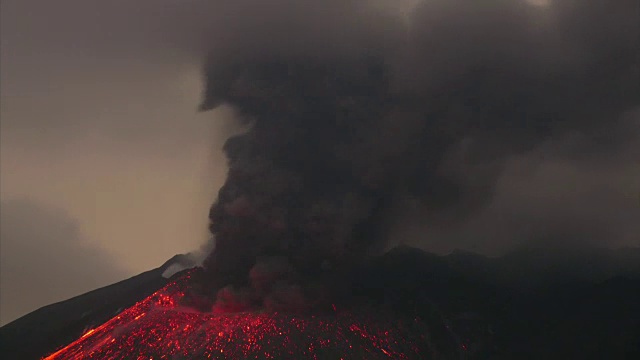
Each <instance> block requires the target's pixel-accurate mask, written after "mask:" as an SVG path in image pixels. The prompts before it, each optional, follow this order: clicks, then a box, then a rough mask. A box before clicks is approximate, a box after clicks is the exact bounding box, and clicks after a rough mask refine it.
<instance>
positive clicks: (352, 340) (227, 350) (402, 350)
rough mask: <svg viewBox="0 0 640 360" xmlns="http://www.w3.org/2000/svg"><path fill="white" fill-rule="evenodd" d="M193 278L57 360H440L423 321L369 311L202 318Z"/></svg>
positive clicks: (116, 320) (68, 348)
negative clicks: (190, 301)
mask: <svg viewBox="0 0 640 360" xmlns="http://www.w3.org/2000/svg"><path fill="white" fill-rule="evenodd" d="M192 275H193V271H192V272H188V273H186V274H185V275H183V276H182V277H179V278H178V279H177V280H175V281H173V282H171V283H169V284H168V285H167V286H165V287H164V288H162V289H160V290H159V291H157V292H156V293H154V294H153V295H151V296H149V297H148V298H146V299H145V300H143V301H141V302H139V303H137V304H136V305H134V306H133V307H131V308H129V309H127V310H125V311H123V312H122V313H120V314H119V315H117V316H116V317H114V318H112V319H111V320H109V321H107V322H106V323H104V324H102V325H100V326H98V327H96V328H94V329H91V330H88V331H87V332H86V333H85V334H84V335H82V336H81V337H80V338H79V339H77V340H76V341H74V342H73V343H71V344H69V345H67V346H66V347H64V348H62V349H60V350H58V351H57V352H55V353H53V354H51V355H49V356H48V357H46V358H45V359H46V360H54V359H249V358H251V359H423V358H429V359H431V358H439V356H438V354H435V353H434V351H433V350H431V349H433V346H432V345H431V340H430V338H429V332H428V331H427V328H426V326H425V324H424V323H423V322H422V320H421V319H420V318H417V317H411V318H407V317H406V316H405V317H404V318H398V316H397V314H393V313H392V312H385V311H380V309H375V310H374V309H367V308H366V307H365V308H362V309H360V310H358V311H351V310H340V309H335V310H334V311H333V312H332V313H325V314H320V315H314V316H307V315H295V314H292V313H277V312H271V313H268V312H234V313H221V312H199V311H196V310H194V309H192V308H189V307H186V306H183V305H181V303H182V301H183V298H184V297H185V291H186V290H187V289H188V287H189V286H190V282H191V278H192Z"/></svg>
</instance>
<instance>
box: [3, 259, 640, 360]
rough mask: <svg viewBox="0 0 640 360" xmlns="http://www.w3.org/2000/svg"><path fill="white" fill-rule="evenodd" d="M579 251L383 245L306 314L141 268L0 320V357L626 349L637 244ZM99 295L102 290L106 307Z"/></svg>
mask: <svg viewBox="0 0 640 360" xmlns="http://www.w3.org/2000/svg"><path fill="white" fill-rule="evenodd" d="M542 255H544V256H545V257H549V256H550V255H553V257H555V258H556V259H557V261H556V263H555V265H554V264H548V263H547V264H541V265H539V266H541V267H544V268H545V269H546V270H547V273H546V276H547V277H546V278H544V279H538V281H537V282H536V281H532V280H531V279H532V275H531V274H540V273H541V271H538V270H536V269H534V268H532V267H531V265H530V264H531V263H532V262H533V261H532V260H534V259H537V258H539V257H540V256H542ZM592 255H593V254H592ZM580 258H582V259H588V260H589V261H588V262H589V264H590V266H589V269H590V270H591V272H590V274H589V275H588V276H583V277H581V278H578V277H576V276H575V269H578V268H580V266H579V263H580V261H578V260H579V259H578V260H576V259H575V256H574V263H578V265H571V266H568V265H567V264H568V261H567V260H566V256H564V255H562V254H556V253H552V252H550V251H527V252H518V253H514V254H511V255H508V256H505V257H502V258H498V259H488V258H484V257H481V256H479V255H475V254H469V253H454V254H452V255H449V256H436V255H431V254H428V253H424V252H422V251H420V250H416V249H411V248H396V249H394V250H392V251H390V252H389V253H387V254H386V255H384V256H382V257H380V258H378V259H376V260H374V261H372V262H371V263H369V264H368V265H367V266H365V267H363V268H362V269H361V270H360V272H359V273H357V274H355V275H353V279H352V283H353V286H352V288H351V289H350V290H351V292H352V295H353V298H354V299H357V300H355V301H351V302H345V303H344V304H342V305H341V304H336V307H335V309H333V308H332V309H330V311H328V312H322V313H315V314H296V313H272V312H264V311H263V312H244V313H235V314H221V313H214V312H212V311H201V310H200V311H198V310H194V309H193V303H194V301H193V299H191V300H189V296H188V291H185V289H188V288H189V286H188V285H189V281H192V280H190V278H193V277H194V275H196V277H197V273H198V271H200V270H198V269H195V270H188V271H185V272H181V273H178V274H176V275H174V276H173V277H172V278H171V279H169V280H167V279H164V278H162V277H161V273H159V272H155V273H153V274H155V277H153V276H151V275H152V274H150V273H145V274H146V275H145V276H146V277H147V280H145V281H148V282H147V287H146V288H145V287H144V286H142V285H143V284H144V283H145V281H141V280H142V279H141V278H140V277H135V278H132V279H130V280H127V281H124V282H121V283H118V284H115V285H112V286H110V287H107V288H104V289H99V290H96V291H94V292H91V293H88V294H85V295H82V296H80V297H77V298H74V299H71V300H68V301H66V302H62V303H59V304H54V305H50V306H47V307H45V308H42V309H40V310H38V311H36V312H34V313H32V314H29V315H27V316H25V317H23V318H21V319H18V320H16V321H14V322H13V323H10V324H8V325H6V326H4V327H2V328H0V335H1V340H2V346H1V347H0V352H1V355H2V358H3V359H40V358H43V357H48V358H50V359H82V358H95V359H129V358H140V356H142V358H145V359H148V358H151V356H153V358H167V359H189V358H191V359H200V358H203V357H204V358H206V356H208V355H211V358H220V359H244V358H256V357H257V358H275V359H286V358H313V356H314V355H315V356H316V358H319V359H334V358H335V359H340V358H343V359H348V358H358V359H378V358H389V359H394V358H406V359H423V358H445V359H458V358H467V359H486V358H492V359H543V358H545V359H556V358H583V359H602V358H610V359H628V358H629V359H633V358H637V355H640V346H639V344H638V340H637V339H640V281H639V280H638V279H640V276H639V275H640V272H638V269H637V266H635V267H634V264H638V263H640V262H638V252H637V250H636V251H633V250H632V249H631V250H629V249H628V250H627V251H608V252H607V251H602V252H600V253H599V255H597V256H595V255H593V256H589V257H587V256H581V257H580ZM621 258H624V259H623V260H624V261H623V260H621ZM612 264H615V266H613V265H612ZM567 269H570V270H572V271H573V273H571V272H567V271H566V270H567ZM598 269H600V270H598ZM505 274H509V275H508V277H509V279H508V281H507V280H505V277H506V275H505ZM518 274H519V275H518ZM143 275H144V274H143ZM141 276H142V275H141ZM150 278H153V279H154V280H153V281H149V279H150ZM538 278H542V276H538ZM154 282H155V283H154ZM524 284H534V285H531V286H529V287H524V286H523V285H524ZM126 288H129V289H132V288H136V291H130V292H129V293H126V292H125V291H124V289H126ZM145 292H146V293H145ZM116 293H119V294H121V297H120V298H117V297H114V295H113V294H116ZM96 294H99V295H100V296H97V295H96ZM110 294H111V295H110ZM98 298H102V299H103V301H104V302H107V300H108V299H111V300H110V301H111V302H110V306H111V309H108V310H109V311H107V309H106V308H105V307H104V306H102V305H100V304H101V303H100V302H99V301H97V299H98ZM126 303H128V304H129V306H130V305H132V306H130V307H128V306H125V304H126ZM187 304H191V305H190V306H187ZM119 308H122V309H120V310H118V309H119ZM123 309H124V310H123ZM82 314H85V316H84V317H81V316H80V315H82Z"/></svg>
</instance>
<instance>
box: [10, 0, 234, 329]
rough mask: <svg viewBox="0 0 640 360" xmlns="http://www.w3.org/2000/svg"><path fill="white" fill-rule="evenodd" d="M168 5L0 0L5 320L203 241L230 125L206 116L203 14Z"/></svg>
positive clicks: (89, 0) (147, 0)
mask: <svg viewBox="0 0 640 360" xmlns="http://www.w3.org/2000/svg"><path fill="white" fill-rule="evenodd" d="M162 3H165V4H167V5H172V4H173V5H175V4H177V3H182V2H179V1H168V0H160V1H156V0H141V1H138V0H136V1H118V0H116V1H98V0H61V1H55V2H52V1H46V0H7V1H5V0H3V1H2V9H1V11H0V13H1V16H2V18H1V21H0V24H1V27H2V28H1V31H0V34H1V49H2V52H1V59H0V60H1V62H0V64H1V68H0V69H1V74H0V78H1V79H2V82H1V89H0V93H1V94H2V97H1V101H2V103H1V108H0V110H1V113H0V116H1V120H2V121H1V131H0V134H1V135H0V136H1V138H0V144H1V145H0V155H1V159H0V160H1V161H0V166H1V167H0V174H1V178H0V184H1V198H2V204H1V206H2V209H1V213H2V224H1V227H2V237H1V241H2V243H1V246H2V263H1V264H2V281H1V286H2V291H1V292H0V293H1V294H2V295H1V296H2V298H1V299H2V303H1V307H0V316H1V318H0V322H1V323H6V322H7V321H8V320H11V319H14V318H15V317H16V316H18V315H21V314H24V313H25V312H27V311H30V310H34V309H35V308H37V307H39V306H42V305H45V304H47V303H50V302H52V301H58V300H63V299H65V298H68V297H69V296H72V295H76V294H80V293H82V292H85V291H88V290H92V289H94V288H95V287H97V286H100V285H106V284H108V283H110V282H113V281H116V280H121V279H122V278H124V277H125V276H131V275H135V274H137V273H140V272H142V271H145V270H148V269H151V268H154V267H156V266H159V265H161V264H162V263H163V262H164V261H165V260H167V259H169V258H170V257H171V256H172V255H174V254H176V253H183V252H187V251H191V250H193V249H197V248H198V247H199V246H201V245H202V244H203V243H204V242H205V240H206V239H207V230H206V226H207V213H208V207H209V205H210V203H211V202H212V201H213V200H214V198H215V194H216V192H217V188H218V187H219V186H220V184H221V183H222V181H223V179H224V175H225V171H226V165H225V164H226V163H225V160H224V158H223V157H222V154H221V152H220V147H221V146H222V143H223V140H224V138H225V137H226V135H224V134H226V133H228V130H229V128H230V125H229V124H231V122H230V121H225V118H227V117H228V116H225V114H224V111H222V112H217V113H205V114H202V113H201V114H198V113H197V112H196V110H197V107H198V104H199V101H200V97H201V96H200V93H201V91H202V89H201V87H202V85H201V71H200V63H201V61H202V56H201V54H200V53H199V52H198V50H197V47H194V46H191V45H188V44H187V42H188V41H190V40H192V39H193V37H192V36H191V34H193V32H192V29H189V26H191V25H193V23H188V22H184V21H183V22H182V23H181V24H180V23H176V22H175V21H174V20H175V19H170V18H167V17H168V15H171V12H170V9H166V11H164V10H162V7H160V8H158V11H157V12H153V11H152V8H151V6H150V5H152V4H155V5H158V4H160V5H161V4H162ZM147 9H150V11H149V12H147V11H146V10H147ZM163 14H164V15H163ZM165 15H166V16H165ZM181 26H183V27H182V28H181ZM160 28H165V29H167V30H170V31H167V32H161V31H159V30H158V29H160ZM182 30H184V33H183V35H180V34H179V32H180V31H182ZM185 34H189V36H187V35H185ZM170 35H171V36H175V38H171V36H170ZM214 118H218V119H216V120H217V121H213V119H214ZM50 226H54V227H55V228H56V229H57V230H55V231H51V232H49V231H47V230H46V228H48V227H50ZM34 229H35V230H34ZM54 258H55V259H54ZM59 263H65V264H66V265H65V267H64V269H63V268H61V267H60V266H58V265H57V264H59ZM16 266H17V267H16ZM87 267H91V268H93V269H92V270H90V272H89V273H91V274H99V276H98V275H96V276H94V277H93V278H88V279H87V278H86V274H84V273H85V272H86V271H87V269H86V268H87ZM72 269H73V270H72ZM30 274H31V275H30ZM34 274H36V275H37V274H41V275H42V276H44V275H43V274H46V278H47V280H46V281H47V282H48V283H54V284H55V285H56V288H57V290H56V291H55V292H51V291H50V288H49V287H46V288H43V289H41V291H40V293H39V294H38V296H37V297H36V298H37V299H33V298H34V296H33V295H34V293H35V292H38V291H36V290H34V289H31V290H28V291H27V290H25V281H26V280H28V279H32V278H33V276H36V275H34ZM63 278H64V279H63ZM36 284H38V283H37V282H36V283H34V287H37V285H36ZM27 287H29V286H28V285H27ZM27 298H28V299H29V300H28V301H25V299H27Z"/></svg>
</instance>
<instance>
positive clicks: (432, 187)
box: [202, 0, 640, 309]
mask: <svg viewBox="0 0 640 360" xmlns="http://www.w3.org/2000/svg"><path fill="white" fill-rule="evenodd" d="M538 3H539V2H538ZM223 4H224V5H223ZM385 4H386V3H385V2H384V1H355V0H339V1H338V0H335V1H334V0H331V1H324V2H311V1H309V2H307V1H292V0H281V1H274V2H268V5H267V3H266V2H262V1H234V2H233V4H231V3H230V2H229V3H225V2H221V12H222V14H219V15H218V17H219V19H222V18H223V15H225V14H226V15H230V14H234V15H235V17H233V21H231V20H227V21H229V22H228V23H225V25H228V26H227V27H225V28H224V30H223V31H218V32H217V33H216V34H214V35H213V36H212V39H211V52H210V56H209V58H208V61H207V66H206V92H205V97H204V101H203V104H202V109H203V110H209V109H213V108H216V107H218V106H220V105H229V106H231V107H232V108H233V109H234V111H236V114H237V117H238V118H239V119H241V120H242V121H244V122H245V123H247V124H250V125H251V127H250V130H248V131H247V132H246V133H244V134H242V135H239V136H235V137H232V138H230V139H229V140H228V141H227V143H226V144H225V147H224V150H225V152H226V154H227V157H228V162H229V173H228V178H227V181H226V183H225V185H224V186H223V187H222V189H221V190H220V192H219V195H218V199H217V201H216V203H215V204H214V205H213V206H212V207H211V211H210V216H209V217H210V220H211V227H210V228H211V232H212V234H213V235H214V237H215V242H216V247H215V250H214V251H213V252H211V254H210V255H209V257H208V259H207V260H206V262H205V265H206V268H207V269H208V272H209V273H210V274H211V276H212V279H213V280H212V281H213V287H214V288H216V289H220V288H223V287H224V286H227V287H225V288H224V289H223V290H221V292H220V294H219V296H218V297H219V300H220V299H222V300H223V301H222V302H223V303H226V304H229V303H239V304H241V306H240V308H244V307H246V306H253V305H255V304H259V305H265V306H271V307H273V308H280V307H282V306H283V305H282V304H285V305H284V306H285V307H286V306H293V307H302V305H301V304H304V303H305V301H304V300H303V299H304V298H305V296H306V297H307V298H309V297H310V296H309V294H310V293H311V292H313V291H312V290H310V288H313V287H314V286H315V285H309V284H316V282H315V279H321V278H322V277H323V274H325V273H327V272H328V270H336V269H343V268H347V267H349V266H351V265H353V264H355V263H357V262H358V261H360V260H362V259H363V258H365V257H366V256H367V255H370V254H372V253H376V252H377V251H379V250H380V249H382V248H383V247H384V245H385V244H386V243H387V242H388V241H390V240H392V239H390V236H391V235H392V233H391V232H390V231H391V230H390V229H392V228H393V227H394V226H393V225H394V223H395V222H397V220H398V219H397V214H398V209H406V208H408V207H413V208H415V209H416V212H415V213H419V214H420V218H419V220H418V221H419V222H421V224H424V225H426V227H427V228H428V227H429V226H433V227H434V228H438V227H440V228H441V227H443V224H446V225H447V226H449V227H455V226H456V224H462V223H463V222H464V221H465V220H467V219H469V218H470V217H471V216H473V215H474V214H476V213H478V212H479V211H480V209H482V208H483V207H486V205H487V204H489V203H490V202H491V201H492V199H493V195H494V190H495V187H496V185H497V183H498V180H499V179H500V178H501V175H502V174H503V170H504V167H505V164H507V162H508V160H510V159H513V158H514V157H517V156H520V155H522V154H526V153H529V152H531V151H533V150H534V149H537V148H538V147H540V146H541V145H543V144H547V143H549V142H550V141H553V140H554V139H562V138H565V137H567V136H570V135H575V134H579V135H581V136H582V138H583V139H586V140H585V145H584V146H585V149H588V150H587V151H584V152H581V153H577V154H575V155H574V156H575V158H577V159H579V158H580V157H581V156H590V154H593V153H602V152H607V151H609V152H616V151H618V150H619V148H617V146H618V145H619V144H621V143H627V142H626V141H627V139H625V133H624V132H623V131H618V129H619V124H621V121H620V119H621V116H622V114H625V113H629V111H631V110H632V109H634V108H637V107H638V106H640V100H639V99H640V96H639V94H640V92H639V84H640V81H639V79H638V71H639V67H638V54H639V52H638V38H639V37H638V33H639V31H638V18H639V13H638V6H637V2H636V1H635V0H619V1H615V2H611V1H604V0H588V1H552V2H550V3H549V4H548V6H534V5H532V4H531V2H527V1H497V0H496V1H475V0H473V1H472V0H447V1H444V0H443V1H440V0H435V1H427V0H425V1H422V2H419V3H418V4H417V5H416V6H415V7H414V8H413V10H412V11H411V12H410V13H409V15H408V16H404V15H403V14H401V13H400V12H392V11H389V8H388V7H386V6H384V5H385ZM245 9H246V10H245ZM599 134H600V135H602V134H607V136H597V135H599ZM621 148H624V147H620V149H621ZM274 259H275V260H274ZM233 289H236V290H233ZM316 290H317V289H316ZM321 293H323V291H322V290H318V292H317V293H315V294H316V295H317V294H321ZM234 294H236V295H234ZM237 294H240V295H237ZM316 295H314V296H316ZM237 299H240V300H237ZM283 299H292V300H290V301H289V302H288V303H287V301H286V300H283ZM236 308H237V307H234V309H236Z"/></svg>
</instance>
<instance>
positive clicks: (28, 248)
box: [0, 0, 640, 324]
mask: <svg viewBox="0 0 640 360" xmlns="http://www.w3.org/2000/svg"><path fill="white" fill-rule="evenodd" d="M380 2H381V3H382V2H383V1H382V0H380ZM412 2H414V1H411V0H407V1H403V2H402V3H403V4H405V3H412ZM531 2H532V3H536V4H540V5H544V4H545V3H547V1H543V0H531ZM205 3H207V2H205V1H203V0H183V1H178V0H126V1H125V0H108V1H105V0H57V1H51V0H3V1H2V9H1V11H0V14H1V19H0V26H1V29H0V37H1V50H2V51H1V58H0V79H1V84H0V85H1V87H0V94H1V107H0V117H1V123H0V127H1V128H0V196H1V198H2V202H1V214H2V223H1V228H2V236H1V239H0V240H1V247H2V248H1V250H2V251H1V254H2V261H1V266H2V268H1V274H2V279H1V283H0V286H1V287H2V291H0V294H1V295H0V299H1V302H0V305H1V307H0V323H2V324H4V323H6V322H7V321H10V320H12V319H15V318H16V317H18V316H20V315H23V314H25V313H26V312H29V311H31V310H35V309H36V308H38V307H40V306H43V305H46V304H48V303H51V302H53V301H59V300H64V299H66V298H68V297H70V296H73V295H77V294H80V293H83V292H85V291H88V290H92V289H94V288H96V287H98V286H101V285H107V284H109V283H111V282H114V281H117V280H120V279H122V278H124V277H128V276H132V275H135V274H138V273H140V272H142V271H145V270H148V269H151V268H154V267H157V266H159V265H161V264H162V263H163V262H164V261H165V260H167V259H169V258H170V257H171V256H172V255H174V254H176V253H184V252H188V251H191V250H193V249H196V248H198V247H200V246H201V245H202V244H203V243H204V242H205V241H206V239H207V230H206V225H207V213H208V208H209V206H210V204H211V202H212V201H213V200H214V199H215V194H216V192H217V189H218V188H219V186H220V185H221V184H222V183H223V181H224V176H225V171H226V163H225V160H224V157H223V156H222V153H221V151H220V148H221V146H222V144H223V142H224V139H225V138H226V137H227V135H228V134H229V133H231V132H233V131H235V130H236V129H235V125H234V122H233V120H232V119H231V117H232V116H231V113H230V112H229V111H228V110H224V109H223V110H216V111H214V112H208V113H197V112H196V110H197V107H198V104H199V102H200V100H201V92H202V81H201V63H202V61H203V59H204V52H203V49H204V47H203V46H202V44H203V41H204V40H203V39H204V36H203V34H206V33H210V30H209V29H208V27H209V26H211V23H212V22H211V21H210V20H211V19H215V17H212V16H213V14H212V10H211V8H212V6H211V5H210V4H211V2H208V4H209V5H207V4H205ZM406 9H407V7H403V8H402V11H406ZM227 15H229V14H227ZM226 19H227V21H230V20H229V19H230V17H227V18H226ZM214 23H215V21H214ZM638 118H639V116H638V112H637V111H636V112H634V113H631V114H630V115H629V127H628V129H627V131H628V134H629V136H628V137H629V138H630V139H632V140H637V139H639V138H640V121H639V120H638ZM572 141H574V142H572ZM579 142H580V139H577V140H576V139H573V140H571V139H568V140H566V139H565V140H562V141H559V142H558V143H549V144H545V145H544V146H543V147H541V148H539V149H536V151H534V152H532V153H528V154H524V155H522V156H519V157H518V158H514V159H513V161H511V162H510V165H509V166H508V168H507V171H505V174H504V176H503V177H502V179H501V181H500V183H499V187H498V189H497V196H496V197H495V199H494V201H493V202H492V203H491V205H490V206H489V207H488V208H486V209H485V210H483V211H482V212H481V213H480V214H479V215H478V216H477V217H475V218H474V219H473V220H472V221H471V222H470V223H469V224H468V225H467V226H465V227H463V228H461V229H456V230H455V231H450V230H446V231H445V230H442V231H444V233H439V232H430V231H429V230H428V229H423V228H420V226H419V223H420V222H419V221H417V222H416V221H408V225H406V226H402V225H399V226H401V227H402V229H400V230H398V231H397V232H396V234H397V236H398V239H397V241H399V242H405V243H410V244H418V245H421V246H425V247H427V248H429V249H432V250H436V251H440V252H447V251H450V250H451V249H453V248H455V247H466V248H469V249H472V250H478V251H482V250H487V249H497V248H504V243H505V242H508V241H510V240H506V239H512V238H514V236H517V237H518V239H519V241H525V240H526V239H527V238H528V237H532V235H531V234H532V233H535V231H531V229H538V230H536V231H543V230H539V229H545V228H544V227H542V226H538V225H539V224H540V223H543V222H544V223H548V221H547V220H549V219H553V218H554V216H555V215H556V214H571V216H570V217H569V218H570V219H572V220H571V221H574V222H575V224H576V227H580V226H579V224H585V223H590V224H592V227H593V229H586V230H584V229H582V228H581V230H580V231H582V232H586V233H594V232H598V231H605V236H604V237H608V238H609V239H611V242H607V243H604V244H605V245H615V246H618V245H636V246H637V245H640V242H639V240H638V237H637V235H635V234H637V233H639V232H640V225H638V223H640V221H634V220H633V219H640V206H638V205H639V202H640V199H639V198H640V193H639V192H640V191H639V189H638V184H639V183H640V181H639V179H640V165H639V164H638V160H637V159H640V147H639V146H638V145H637V143H636V142H634V141H628V142H625V143H624V144H623V148H624V149H625V151H624V152H614V153H612V154H609V155H606V154H605V155H601V156H599V157H595V158H594V159H592V160H589V161H585V160H582V161H580V162H577V161H572V160H571V158H570V156H569V155H567V154H568V153H570V152H571V151H573V150H572V149H574V148H575V147H574V146H573V145H576V144H578V145H579ZM572 144H573V145H572ZM576 146H577V145H576ZM621 153H624V154H626V155H624V156H621V155H620V154H621ZM596 165H597V166H596ZM549 183H554V184H556V186H547V185H548V184H549ZM576 183H579V186H575V184H576ZM525 189H526V190H525ZM550 199H551V200H550ZM594 201H601V203H599V204H601V205H598V206H594V205H593V204H594ZM602 204H604V205H602ZM603 213H604V214H608V217H607V216H603ZM514 214H515V215H514ZM531 218H533V219H535V221H533V222H531V221H528V220H523V219H531ZM536 222H537V223H536ZM399 224H402V222H400V223H399ZM536 224H537V225H536ZM603 229H604V230H603ZM612 229H613V230H612ZM416 233H419V234H422V235H424V234H428V235H427V236H416ZM610 233H611V234H616V235H615V236H609V235H608V234H610ZM470 234H472V235H474V236H469V235H470ZM594 238H597V239H598V240H597V241H601V240H600V239H602V238H603V236H594ZM416 239H418V240H416ZM469 239H473V240H469ZM495 239H500V240H499V241H496V240H495ZM425 241H427V242H428V243H425ZM598 244H601V243H598ZM30 284H33V285H30Z"/></svg>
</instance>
